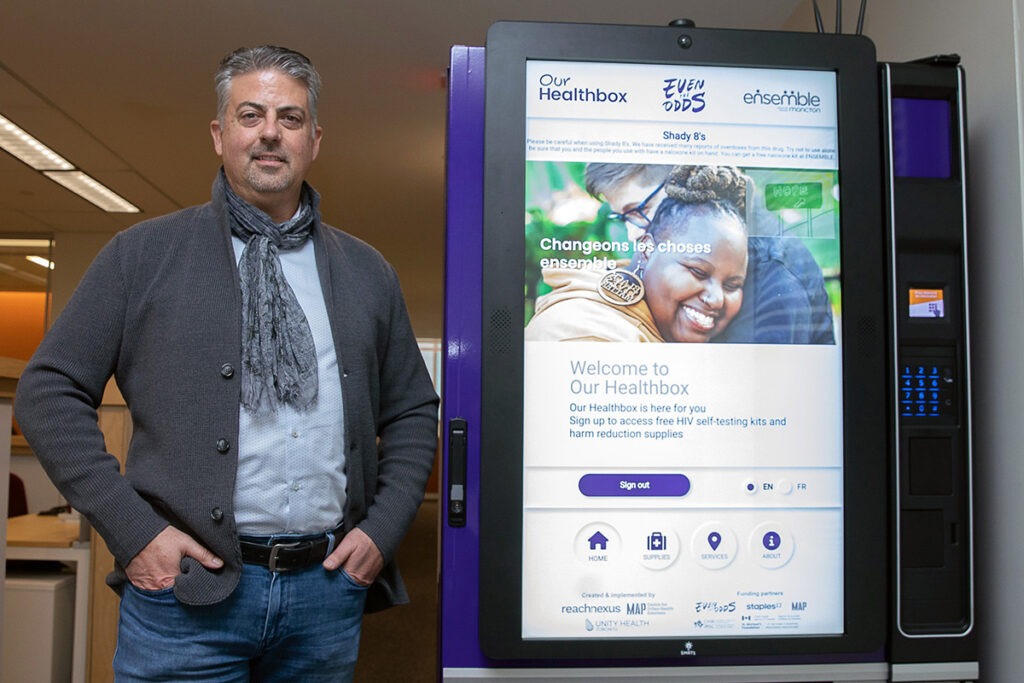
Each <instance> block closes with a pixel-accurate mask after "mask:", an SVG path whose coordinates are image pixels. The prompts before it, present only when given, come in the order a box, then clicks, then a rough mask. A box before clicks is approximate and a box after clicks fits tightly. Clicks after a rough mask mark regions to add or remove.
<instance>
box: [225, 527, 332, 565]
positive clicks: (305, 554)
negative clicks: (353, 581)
mask: <svg viewBox="0 0 1024 683" xmlns="http://www.w3.org/2000/svg"><path fill="white" fill-rule="evenodd" d="M330 533H331V535H333V536H334V542H335V544H336V543H337V542H338V541H339V540H341V535H342V530H341V529H337V530H335V531H332V532H330ZM240 543H241V546H242V562H244V563H246V564H258V565H260V566H262V567H266V568H267V569H269V570H270V571H272V572H287V571H292V570H295V569H304V568H306V567H312V566H313V565H315V564H320V563H321V562H323V561H324V560H325V559H326V558H327V551H328V549H329V548H331V538H330V537H329V536H328V535H327V534H324V535H323V536H317V537H316V538H313V539H310V540H301V541H292V542H276V543H270V544H267V543H255V542H252V541H245V540H243V541H241V542H240Z"/></svg>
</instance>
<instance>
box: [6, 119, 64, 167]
mask: <svg viewBox="0 0 1024 683" xmlns="http://www.w3.org/2000/svg"><path fill="white" fill-rule="evenodd" d="M0 148H3V149H4V150H6V151H8V152H10V153H11V154H13V155H14V156H15V157H17V158H18V159H21V160H22V161H24V162H25V163H26V164H28V165H29V166H31V167H32V168H34V169H35V170H37V171H70V170H71V169H73V168H74V165H73V164H72V163H71V162H70V161H68V160H67V159H65V158H64V157H62V156H61V155H59V154H57V153H56V152H54V151H53V150H52V149H50V148H49V147H47V146H46V145H44V144H43V143H41V142H39V140H36V139H35V138H34V137H32V136H31V135H29V134H28V133H26V132H25V131H24V130H22V129H21V128H19V127H18V126H16V125H15V124H14V123H12V122H11V121H10V120H9V119H7V118H4V117H3V116H0Z"/></svg>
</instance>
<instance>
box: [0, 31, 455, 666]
mask: <svg viewBox="0 0 1024 683" xmlns="http://www.w3.org/2000/svg"><path fill="white" fill-rule="evenodd" d="M216 85H217V93H218V112H217V118H216V120H214V121H213V122H212V123H211V125H210V130H211V133H212V135H213V144H214V149H215V151H216V152H217V154H218V155H219V156H220V157H221V159H222V162H223V169H222V173H221V174H219V176H218V178H217V179H216V180H215V182H214V186H213V196H212V201H211V202H210V203H208V204H205V205H202V206H197V207H192V208H189V209H185V210H182V211H179V212H176V213H173V214H170V215H168V216H164V217H161V218H156V219H153V220H149V221H145V222H143V223H141V224H139V225H137V226H135V227H134V228H132V229H130V230H127V231H124V232H122V233H120V234H118V235H117V236H115V238H114V239H113V240H112V241H111V243H110V244H108V245H107V246H106V247H105V248H104V249H103V250H102V252H101V253H100V254H99V256H97V258H96V260H95V262H94V263H93V265H92V266H91V267H90V268H89V271H88V272H87V273H86V275H85V277H84V278H83V280H82V282H81V283H80V284H79V287H78V289H77V290H76V292H75V294H74V296H73V297H72V299H71V300H70V302H69V303H68V305H67V307H66V308H65V310H64V311H63V313H62V314H61V316H60V317H59V319H58V320H57V321H56V322H55V323H54V325H53V328H52V329H51V330H50V332H49V333H48V334H47V336H46V338H45V339H44V340H43V342H42V344H41V345H40V347H39V349H38V351H37V353H36V354H35V356H34V357H33V359H32V360H31V361H30V363H29V365H28V367H27V368H26V370H25V373H24V375H23V377H22V379H21V381H20V383H19V387H18V395H17V397H16V405H17V408H16V411H17V416H18V421H19V424H20V425H21V426H22V428H23V431H24V432H25V435H26V436H27V438H28V440H29V443H30V444H31V445H32V447H33V449H34V450H35V451H36V453H37V454H38V456H39V459H40V461H41V462H42V463H43V465H44V467H45V468H46V470H47V472H48V474H49V475H50V477H51V478H52V479H53V480H54V482H55V483H56V485H57V487H58V488H59V489H60V490H61V492H62V493H63V495H64V496H65V497H66V498H67V499H68V502H69V503H70V504H71V505H72V506H74V507H75V508H77V509H79V510H81V511H82V512H83V514H85V516H86V517H87V518H88V519H89V520H90V522H91V523H92V524H93V526H94V527H95V528H96V530H97V531H98V532H99V533H100V534H101V535H102V536H103V538H104V539H105V540H106V542H107V544H108V546H109V547H110V549H111V551H112V553H113V554H114V557H115V559H116V562H117V566H116V569H115V572H114V573H113V574H112V575H111V576H110V577H108V583H110V584H111V585H112V586H113V587H114V588H115V589H116V590H118V592H119V593H121V595H122V600H121V615H120V616H121V618H120V625H119V631H118V646H117V653H116V655H115V657H114V669H115V674H116V676H117V680H118V681H119V682H122V681H148V680H189V681H207V680H209V681H212V680H217V681H222V680H223V681H227V680H231V681H234V680H240V681H247V680H259V681H346V680H351V677H352V671H353V669H354V665H355V658H356V653H357V649H358V640H359V630H360V625H361V615H362V613H363V611H364V609H366V610H372V609H379V608H383V607H386V606H390V605H392V604H396V603H401V602H404V601H407V599H408V598H407V596H406V594H405V590H404V587H403V585H402V582H401V579H400V577H399V575H398V573H397V570H396V568H395V566H394V564H393V561H392V560H393V557H394V553H395V550H396V548H397V546H398V543H399V541H400V540H401V538H402V536H403V535H404V534H405V531H406V530H407V528H408V526H409V524H410V522H411V521H412V519H413V517H414V515H415V513H416V509H417V507H418V506H419V503H420V501H421V499H422V495H423V489H424V486H425V482H426V479H427V476H428V475H429V471H430V468H431V464H432V461H433V455H434V449H435V445H436V434H437V401H438V399H437V395H436V394H435V393H434V390H433V387H432V384H431V382H430V379H429V376H428V375H427V372H426V369H425V367H424V364H423V361H422V357H421V356H420V354H419V350H418V347H417V345H416V342H415V338H414V336H413V333H412V330H411V327H410V324H409V320H408V315H407V313H406V309H405V304H404V302H403V300H402V295H401V292H400V289H399V286H398V281H397V278H396V275H395V273H394V271H393V270H392V268H391V267H390V266H389V265H388V264H387V263H386V262H385V261H384V260H383V258H382V257H381V256H380V255H379V254H378V253H377V252H376V251H374V250H373V249H372V248H370V247H369V246H368V245H366V244H364V243H362V242H360V241H359V240H357V239H355V238H353V237H351V236H349V235H347V234H345V233H342V232H341V231H339V230H337V229H335V228H332V227H330V226H328V225H326V224H324V223H322V222H321V220H320V216H319V210H318V205H319V195H317V193H316V192H315V191H314V190H313V189H312V188H311V187H310V186H309V185H308V184H306V183H305V177H306V174H307V172H308V170H309V168H310V165H311V164H312V162H313V160H314V159H315V158H316V156H317V153H318V151H319V147H320V141H321V134H322V131H321V128H320V126H319V125H318V124H317V118H316V105H317V97H318V95H319V89H320V78H319V75H318V74H317V72H316V70H315V69H314V67H313V66H312V64H310V62H309V60H308V59H306V58H305V57H304V56H303V55H301V54H299V53H297V52H294V51H291V50H287V49H284V48H278V47H272V46H263V47H257V48H246V49H241V50H238V51H236V52H234V53H232V54H231V55H228V56H227V57H225V59H224V61H223V62H222V63H221V66H220V69H219V71H218V73H217V76H216ZM111 375H113V376H114V377H115V378H116V380H117V383H118V386H119V388H120V389H121V392H122V394H123V395H124V397H125V399H126V401H127V403H128V406H129V408H130V410H131V414H132V418H133V428H134V431H133V438H132V443H131V447H130V449H129V453H128V456H127V462H126V465H125V473H124V475H123V476H122V475H121V474H119V472H118V463H117V461H116V460H115V459H114V458H113V457H112V456H111V455H109V454H108V453H106V451H105V449H104V445H103V438H102V435H101V434H100V432H99V430H98V429H97V426H96V408H97V406H98V405H99V402H100V398H101V396H102V394H103V389H104V386H105V385H106V383H107V381H108V379H109V377H110V376H111Z"/></svg>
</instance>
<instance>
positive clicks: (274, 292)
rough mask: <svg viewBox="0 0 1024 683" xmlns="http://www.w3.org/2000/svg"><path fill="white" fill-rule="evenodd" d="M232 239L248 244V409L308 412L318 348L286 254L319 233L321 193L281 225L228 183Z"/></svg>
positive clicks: (244, 273) (305, 197) (307, 197)
mask: <svg viewBox="0 0 1024 683" xmlns="http://www.w3.org/2000/svg"><path fill="white" fill-rule="evenodd" d="M223 184H224V189H225V195H226V198H227V205H228V215H229V216H230V218H231V221H230V222H231V233H232V234H233V235H235V236H236V237H238V238H239V239H241V240H242V241H243V242H245V249H244V250H243V251H242V259H241V261H240V262H239V264H238V275H239V278H240V279H241V282H242V405H243V406H244V407H245V409H246V410H248V411H249V412H250V413H254V414H260V413H265V412H277V407H278V406H279V405H283V404H286V403H287V404H290V405H291V406H293V407H294V408H297V409H299V410H302V409H305V408H308V407H309V406H311V405H312V404H313V401H315V400H316V395H317V388H318V384H317V374H316V371H317V363H316V347H315V346H314V344H313V333H312V332H311V331H310V329H309V322H308V321H307V320H306V314H305V313H303V312H302V307H301V306H300V305H299V302H298V300H297V299H296V298H295V292H293V291H292V288H291V286H290V285H289V284H288V281H287V280H286V279H285V277H284V272H283V271H282V270H281V260H280V258H279V257H278V250H280V249H295V248H298V247H301V246H302V245H303V244H304V243H305V241H306V240H307V239H308V238H309V235H310V232H311V231H312V229H313V218H314V214H315V209H314V203H315V199H314V198H315V194H316V193H315V191H314V190H313V188H311V187H310V186H309V185H303V188H302V199H301V202H300V204H301V208H300V209H299V212H298V214H297V215H296V216H295V217H294V218H292V219H291V220H290V221H287V222H285V223H281V224H277V223H274V221H273V220H271V218H270V216H268V215H267V214H266V213H264V212H263V211H260V210H259V209H257V208H256V207H254V206H252V205H251V204H249V203H247V202H246V201H245V200H243V199H242V198H241V197H239V196H238V195H237V194H235V192H234V191H233V190H232V189H231V186H230V185H229V184H228V183H227V181H226V180H224V183H223Z"/></svg>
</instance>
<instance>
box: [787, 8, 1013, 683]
mask: <svg viewBox="0 0 1024 683" xmlns="http://www.w3.org/2000/svg"><path fill="white" fill-rule="evenodd" d="M859 4H860V3H858V2H847V3H845V8H844V9H845V10H846V11H845V12H844V28H847V29H848V30H852V29H853V27H854V25H855V23H856V19H855V16H856V9H857V6H858V5H859ZM819 5H820V6H821V7H822V9H823V14H824V15H825V17H826V21H825V23H826V25H827V26H834V24H833V23H830V22H831V21H832V20H831V17H833V16H834V15H833V11H834V7H835V5H834V3H832V2H829V1H828V0H825V1H823V2H819ZM812 17H813V10H812V9H811V3H810V2H807V3H804V5H802V6H801V9H800V10H799V11H798V12H796V13H795V14H794V20H793V21H794V22H796V21H797V20H799V21H800V22H801V24H802V25H801V26H799V27H797V26H795V25H794V26H793V28H797V29H798V30H813V23H812V22H813V19H812ZM1022 20H1024V0H971V1H970V2H967V1H965V0H900V1H899V2H892V1H890V2H877V1H875V2H870V3H869V4H868V12H867V21H866V22H865V27H864V33H865V34H866V35H867V36H868V37H869V38H871V39H872V40H873V41H874V43H875V46H876V48H877V51H878V59H879V60H881V61H907V60H911V59H917V58H920V57H925V56H929V55H933V54H939V53H951V52H953V53H957V54H959V55H961V57H962V58H963V60H962V63H963V66H964V69H965V71H966V84H967V94H968V111H967V123H968V154H969V162H968V163H969V177H968V183H969V187H968V195H969V202H970V205H969V221H970V222H969V225H968V231H969V232H968V234H969V237H968V239H969V244H968V248H969V251H970V254H969V258H968V267H969V274H970V287H971V290H970V304H971V335H972V336H971V343H972V366H973V367H972V373H973V375H972V379H973V385H974V386H973V389H974V392H973V408H974V464H975V513H976V517H975V527H974V528H975V539H976V561H975V564H976V569H977V593H976V597H977V614H976V616H977V627H978V629H979V635H980V641H981V676H982V680H984V681H986V682H995V683H1004V682H1005V683H1014V682H1016V681H1020V680H1022V676H1024V647H1022V643H1024V641H1022V639H1021V635H1020V630H1021V626H1020V615H1022V614H1024V590H1022V589H1021V581H1022V579H1024V457H1022V450H1024V438H1022V436H1024V435H1022V426H1024V391H1022V388H1024V354H1022V353H1021V352H1020V350H1019V347H1020V346H1021V342H1022V339H1024V246H1022V244H1024V240H1022V214H1024V210H1022V199H1024V188H1022V159H1024V154H1022V142H1024V135H1022V125H1021V109H1022V104H1024V100H1022V93H1024V87H1022V82H1021V74H1022V71H1024V68H1022V67H1024V52H1022V46H1021V42H1022V41H1021V37H1022V35H1021V29H1020V25H1021V21H1022Z"/></svg>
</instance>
